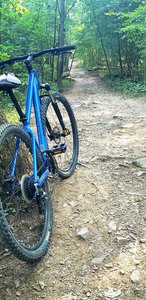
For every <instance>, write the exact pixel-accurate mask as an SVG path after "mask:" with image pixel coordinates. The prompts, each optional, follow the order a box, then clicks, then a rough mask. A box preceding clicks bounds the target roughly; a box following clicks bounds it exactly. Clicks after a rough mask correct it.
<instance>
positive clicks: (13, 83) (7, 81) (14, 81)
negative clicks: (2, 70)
mask: <svg viewBox="0 0 146 300" xmlns="http://www.w3.org/2000/svg"><path fill="white" fill-rule="evenodd" d="M19 85H21V81H20V80H19V79H18V78H17V77H16V76H15V75H14V74H12V73H8V74H7V73H6V74H3V75H1V76H0V91H8V90H10V89H14V88H16V87H18V86H19Z"/></svg>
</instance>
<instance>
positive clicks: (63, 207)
mask: <svg viewBox="0 0 146 300" xmlns="http://www.w3.org/2000/svg"><path fill="white" fill-rule="evenodd" d="M72 77H73V78H74V79H75V83H74V87H73V88H72V89H71V91H69V92H68V93H66V96H67V98H68V99H70V101H71V103H72V106H73V109H74V112H75V115H76V118H77V122H78V129H79V138H80V156H79V164H78V167H77V170H76V171H75V173H74V174H73V176H72V177H71V178H69V179H68V180H66V181H61V182H59V183H58V184H57V186H56V187H55V190H54V194H53V206H54V229H53V236H52V243H51V246H50V250H49V253H48V254H47V255H46V256H45V257H44V258H43V260H42V261H41V262H40V263H39V264H37V266H30V265H27V264H25V263H19V261H17V260H16V259H13V261H11V263H10V265H8V266H7V268H2V267H3V266H4V267H5V265H6V263H7V259H6V258H5V260H2V261H1V266H0V268H1V269H3V271H2V270H1V271H0V299H2V300H5V299H6V300H9V299H10V300H13V299H21V300H32V299H34V300H37V299H45V300H87V299H91V300H106V299H107V300H108V299H119V300H120V299H121V300H133V299H134V300H139V299H142V300H145V299H146V172H145V169H142V168H138V167H136V166H135V164H136V163H135V161H136V160H137V159H139V158H143V157H146V101H144V100H142V99H132V98H127V97H126V96H123V95H120V94H117V93H114V92H111V91H109V90H108V89H107V88H106V87H105V86H104V84H103V83H102V81H101V80H100V79H99V78H97V77H96V76H94V74H92V73H90V72H87V71H85V70H83V69H77V68H75V69H73V72H72ZM80 229H84V230H85V237H84V239H83V238H79V237H77V230H80ZM8 262H9V259H8Z"/></svg>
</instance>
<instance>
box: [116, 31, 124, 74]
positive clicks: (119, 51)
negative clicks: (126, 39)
mask: <svg viewBox="0 0 146 300" xmlns="http://www.w3.org/2000/svg"><path fill="white" fill-rule="evenodd" d="M117 39H118V55H119V63H120V73H121V77H122V76H123V65H122V57H121V43H120V36H119V32H118V34H117Z"/></svg>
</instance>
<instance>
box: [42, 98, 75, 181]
mask: <svg viewBox="0 0 146 300" xmlns="http://www.w3.org/2000/svg"><path fill="white" fill-rule="evenodd" d="M52 95H53V98H54V101H52V100H51V99H50V97H49V96H43V97H42V118H43V124H44V127H45V128H46V134H47V136H48V144H49V148H51V149H53V151H54V153H55V159H56V161H57V164H58V174H59V177H60V178H62V179H64V178H68V177H70V176H71V175H72V173H73V172H74V170H75V168H76V165H77V161H78V152H79V140H78V129H77V124H76V119H75V116H74V113H73V110H72V108H71V105H70V103H69V102H68V100H67V99H66V98H65V97H64V96H63V95H62V94H60V93H53V94H52ZM59 151H60V153H59Z"/></svg>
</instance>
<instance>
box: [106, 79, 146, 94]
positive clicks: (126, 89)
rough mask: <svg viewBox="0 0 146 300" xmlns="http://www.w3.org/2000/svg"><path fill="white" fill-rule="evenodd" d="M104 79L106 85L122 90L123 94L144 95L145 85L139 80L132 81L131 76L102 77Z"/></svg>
mask: <svg viewBox="0 0 146 300" xmlns="http://www.w3.org/2000/svg"><path fill="white" fill-rule="evenodd" d="M103 79H104V81H105V82H106V83H107V85H108V86H109V87H110V88H112V89H114V90H116V91H120V92H123V93H124V94H128V95H132V96H138V97H143V96H144V97H145V96H146V85H145V84H144V82H143V81H142V80H141V81H139V82H135V81H133V80H132V79H131V78H122V79H121V78H109V77H104V78H103Z"/></svg>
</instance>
